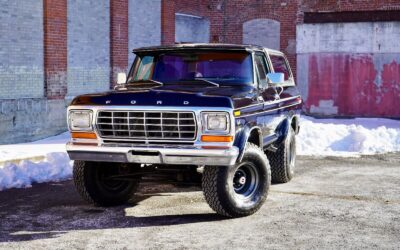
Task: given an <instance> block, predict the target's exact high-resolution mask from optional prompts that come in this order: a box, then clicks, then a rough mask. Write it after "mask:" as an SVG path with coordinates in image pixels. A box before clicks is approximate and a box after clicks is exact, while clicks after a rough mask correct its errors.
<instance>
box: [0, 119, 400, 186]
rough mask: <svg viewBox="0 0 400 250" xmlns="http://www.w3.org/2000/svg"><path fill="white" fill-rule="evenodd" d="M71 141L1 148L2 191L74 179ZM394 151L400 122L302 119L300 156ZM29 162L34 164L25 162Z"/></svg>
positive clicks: (398, 147)
mask: <svg viewBox="0 0 400 250" xmlns="http://www.w3.org/2000/svg"><path fill="white" fill-rule="evenodd" d="M69 139H70V136H69V133H63V134H61V135H58V136H53V137H50V138H47V139H44V140H40V141H36V142H32V143H23V144H13V145H0V190H3V189H7V188H20V187H30V186H31V185H32V184H33V183H42V182H48V181H61V180H66V179H69V178H71V176H72V161H71V160H70V159H69V158H68V154H67V153H66V151H65V143H66V142H67V141H68V140H69ZM392 151H400V121H396V120H390V119H372V118H368V119H366V118H365V119H364V118H359V119H314V118H311V117H305V116H303V117H302V118H301V128H300V134H299V136H298V140H297V153H298V154H299V155H324V156H326V155H334V156H357V155H360V154H375V153H384V152H392ZM27 158H29V159H31V160H21V159H27ZM16 159H17V160H18V159H19V161H15V160H16ZM32 159H36V160H32ZM11 161H14V162H15V163H11Z"/></svg>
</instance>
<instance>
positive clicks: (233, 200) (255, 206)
mask: <svg viewBox="0 0 400 250" xmlns="http://www.w3.org/2000/svg"><path fill="white" fill-rule="evenodd" d="M244 164H251V165H252V168H253V167H254V170H256V171H257V173H258V176H257V180H258V185H257V186H256V187H255V188H254V191H253V193H252V195H251V196H249V198H248V199H247V200H243V197H241V196H240V195H238V194H237V193H236V191H235V187H234V178H236V173H237V171H238V170H239V169H240V168H241V167H242V166H244ZM270 184H271V170H270V167H269V163H268V159H267V157H266V156H265V154H264V152H263V151H262V150H261V149H260V148H259V147H257V146H256V145H254V144H251V143H247V145H246V149H245V152H244V155H243V159H242V161H241V162H240V163H238V164H236V165H235V166H230V167H229V166H205V167H204V171H203V178H202V188H203V193H204V197H205V199H206V201H207V203H208V204H209V205H210V207H211V208H212V209H213V210H214V211H215V212H217V213H218V214H220V215H223V216H227V217H242V216H248V215H251V214H253V213H255V212H256V211H257V210H259V209H260V207H261V206H262V205H263V203H264V202H265V200H266V198H267V195H268V190H269V187H270Z"/></svg>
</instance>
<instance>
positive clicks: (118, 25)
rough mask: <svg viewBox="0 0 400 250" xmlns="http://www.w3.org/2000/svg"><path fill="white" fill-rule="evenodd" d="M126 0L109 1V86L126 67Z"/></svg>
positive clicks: (112, 84) (127, 13)
mask: <svg viewBox="0 0 400 250" xmlns="http://www.w3.org/2000/svg"><path fill="white" fill-rule="evenodd" d="M128 15H129V11H128V0H114V1H110V63H111V73H110V74H111V79H110V81H111V87H113V86H114V85H115V83H116V80H117V74H118V73H119V72H126V71H127V69H128V53H129V52H128V18H129V16H128Z"/></svg>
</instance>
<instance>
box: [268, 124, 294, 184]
mask: <svg viewBox="0 0 400 250" xmlns="http://www.w3.org/2000/svg"><path fill="white" fill-rule="evenodd" d="M265 154H266V155H267V157H268V160H269V164H270V165H271V176H272V182H273V183H286V182H289V181H290V180H291V179H292V178H293V176H294V167H295V163H296V161H295V159H296V136H295V132H294V130H293V128H290V129H289V134H288V135H287V137H286V139H285V141H284V142H283V143H282V144H281V145H280V146H279V147H278V149H277V150H276V152H272V151H268V150H267V151H265ZM293 157H294V158H293Z"/></svg>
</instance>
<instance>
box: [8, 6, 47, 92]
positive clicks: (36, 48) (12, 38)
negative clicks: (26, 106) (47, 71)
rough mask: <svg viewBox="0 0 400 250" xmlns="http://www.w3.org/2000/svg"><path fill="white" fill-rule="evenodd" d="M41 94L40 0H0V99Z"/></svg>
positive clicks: (42, 84) (41, 28) (41, 27)
mask: <svg viewBox="0 0 400 250" xmlns="http://www.w3.org/2000/svg"><path fill="white" fill-rule="evenodd" d="M43 95H44V77H43V2H42V0H24V1H7V0H0V99H13V98H26V97H43Z"/></svg>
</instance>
